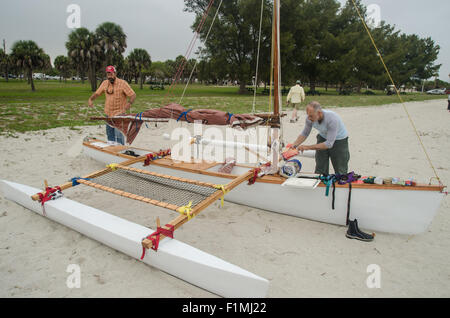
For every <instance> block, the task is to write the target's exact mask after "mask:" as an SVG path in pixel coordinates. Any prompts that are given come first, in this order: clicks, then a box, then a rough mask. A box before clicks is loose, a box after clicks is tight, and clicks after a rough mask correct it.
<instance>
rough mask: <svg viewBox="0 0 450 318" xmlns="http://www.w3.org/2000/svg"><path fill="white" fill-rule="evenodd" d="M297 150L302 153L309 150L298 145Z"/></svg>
mask: <svg viewBox="0 0 450 318" xmlns="http://www.w3.org/2000/svg"><path fill="white" fill-rule="evenodd" d="M297 149H298V151H301V152H303V151H305V150H309V147H308V146H305V145H300V146H298V147H297Z"/></svg>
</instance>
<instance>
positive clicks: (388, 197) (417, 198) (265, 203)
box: [83, 145, 444, 235]
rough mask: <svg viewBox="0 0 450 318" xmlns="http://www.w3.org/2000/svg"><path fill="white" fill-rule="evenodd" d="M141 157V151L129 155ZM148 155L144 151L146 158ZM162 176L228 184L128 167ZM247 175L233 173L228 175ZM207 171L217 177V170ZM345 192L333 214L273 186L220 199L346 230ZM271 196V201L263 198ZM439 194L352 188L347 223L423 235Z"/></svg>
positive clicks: (309, 195)
mask: <svg viewBox="0 0 450 318" xmlns="http://www.w3.org/2000/svg"><path fill="white" fill-rule="evenodd" d="M129 149H130V150H135V151H136V153H142V150H141V149H137V148H136V149H133V147H130V148H129ZM83 150H84V152H85V153H86V154H87V155H88V156H89V157H91V158H93V159H95V160H97V161H100V162H103V163H106V164H109V163H120V162H123V161H125V160H126V159H124V158H122V157H119V156H117V155H115V154H112V153H108V152H107V151H101V150H98V149H94V148H92V147H88V146H86V145H83ZM148 152H150V151H147V153H148ZM131 166H133V167H136V168H140V169H147V170H149V171H154V172H158V173H162V174H167V175H173V176H178V177H183V178H188V179H194V180H199V181H204V182H210V183H215V184H225V183H227V182H228V181H229V179H227V178H221V177H217V176H211V175H208V174H203V173H194V172H189V171H184V170H180V169H171V168H170V167H164V166H161V165H156V164H155V165H152V164H150V165H149V166H145V167H143V165H142V163H137V164H134V165H131ZM246 170H248V168H244V167H238V166H236V167H234V170H233V173H236V174H240V173H243V172H245V171H246ZM208 171H215V172H216V171H217V167H215V168H212V169H209V170H208ZM348 193H349V190H348V188H347V187H336V191H335V209H334V210H333V209H332V208H331V206H332V194H331V189H330V194H329V195H328V196H325V188H324V187H317V188H315V189H304V188H291V187H286V186H281V184H276V183H265V182H256V183H255V184H253V185H250V186H249V185H247V184H246V183H242V184H240V185H239V186H237V187H236V189H234V190H233V191H231V192H230V193H228V194H227V195H226V196H225V200H227V201H230V202H234V203H238V204H242V205H246V206H250V207H255V208H259V209H263V210H267V211H270V212H277V213H282V214H287V215H292V216H295V217H301V218H305V219H310V220H314V221H319V222H325V223H331V224H337V225H345V223H346V217H347V200H348ZM268 194H270V195H268ZM443 197H444V193H442V192H439V191H428V190H423V191H422V190H413V189H411V190H409V189H399V190H394V189H379V188H373V189H368V188H357V187H353V189H352V193H351V209H350V219H355V218H356V219H358V225H359V226H360V227H361V228H363V229H367V230H371V231H380V232H388V233H399V234H407V235H413V234H420V233H423V232H425V230H426V229H427V228H428V226H429V225H430V224H431V222H432V220H433V218H434V216H435V215H436V213H437V211H438V210H439V206H440V204H441V200H442V199H443Z"/></svg>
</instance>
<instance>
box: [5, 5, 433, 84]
mask: <svg viewBox="0 0 450 318" xmlns="http://www.w3.org/2000/svg"><path fill="white" fill-rule="evenodd" d="M209 2H210V1H209V0H185V8H184V10H185V11H188V12H193V13H195V14H196V18H195V21H194V22H193V24H192V29H193V30H196V29H197V27H198V25H199V23H201V20H202V17H203V14H204V12H205V10H206V8H207V7H208V4H209ZM261 3H263V5H264V9H263V12H262V20H260V8H261ZM356 3H357V7H358V8H359V10H360V12H361V13H362V15H363V17H364V18H365V19H367V11H366V8H365V7H364V6H363V5H362V4H361V2H360V0H357V1H356ZM218 5H219V1H215V3H214V4H213V6H212V8H211V9H210V10H209V14H208V16H207V17H206V23H205V26H206V27H204V28H203V29H202V30H201V31H200V39H201V40H202V41H203V46H202V47H200V48H198V53H199V59H198V60H195V59H189V60H188V61H186V59H185V58H184V57H183V56H182V55H179V56H178V57H177V58H176V59H175V60H166V61H165V62H161V61H158V62H152V60H151V56H150V54H149V53H148V52H147V51H146V50H145V49H140V48H136V49H133V50H132V51H131V52H130V54H129V55H128V56H127V57H124V52H125V49H126V48H127V37H126V34H125V32H124V31H123V29H122V27H121V26H120V25H117V24H115V23H112V22H104V23H102V24H100V25H99V26H98V27H97V28H96V29H95V30H94V31H89V30H88V29H86V28H78V29H76V30H74V31H72V32H71V33H70V34H69V36H68V40H67V41H66V43H65V47H66V49H67V55H60V56H57V57H56V58H55V60H54V63H53V64H54V67H52V65H51V62H50V58H49V56H48V55H47V54H46V53H45V52H44V50H43V49H42V48H40V47H39V46H38V45H37V44H36V43H35V42H33V41H18V42H16V43H14V45H13V46H12V48H11V53H10V54H6V52H4V51H3V50H0V67H1V71H2V73H8V72H9V73H10V74H11V73H12V74H23V76H24V77H25V78H26V79H27V80H28V82H29V83H30V85H31V88H32V90H34V89H35V87H34V83H33V72H35V71H36V70H43V71H45V72H46V73H47V74H57V75H59V76H60V77H61V78H63V79H66V78H70V77H72V76H74V75H77V76H78V77H80V78H81V80H82V81H83V82H84V79H85V78H87V79H88V80H89V82H90V85H91V89H92V90H93V91H94V90H96V88H97V85H98V81H99V80H101V79H103V78H104V77H105V74H104V69H105V67H106V66H107V65H114V66H116V69H117V71H118V75H119V76H120V77H122V78H124V79H126V80H127V81H129V82H132V81H134V82H135V83H136V84H138V83H139V84H140V88H141V89H142V87H143V84H144V82H145V79H146V78H148V77H150V79H151V80H154V81H170V79H172V78H173V77H174V76H175V74H176V73H177V71H178V69H179V67H180V65H185V66H184V71H183V73H182V75H181V79H182V80H183V81H187V79H188V78H189V77H190V75H191V74H192V78H191V80H192V79H197V80H199V81H200V82H202V83H219V82H223V81H233V82H238V83H239V85H240V92H246V85H248V84H252V81H253V80H254V76H255V73H256V59H257V52H258V39H259V27H260V23H261V37H260V47H259V50H260V57H259V69H258V80H259V81H262V82H264V83H265V84H268V83H269V82H270V65H271V61H270V58H271V52H270V50H271V39H272V1H270V0H246V1H241V0H227V1H223V2H222V5H221V8H220V11H219V13H218V15H217V20H216V21H215V23H214V25H213V27H212V29H211V33H210V35H209V38H208V41H205V40H206V36H207V32H208V29H209V25H210V24H211V22H212V19H213V17H214V15H215V12H216V9H217V6H218ZM369 28H370V30H371V32H372V35H373V38H374V41H375V43H376V44H377V46H378V49H379V51H380V52H381V54H382V55H383V57H384V59H385V61H386V64H387V66H388V68H389V69H390V71H391V74H392V77H393V79H394V81H395V83H396V84H397V86H402V85H405V86H418V85H422V84H423V82H424V80H426V79H428V78H430V77H433V76H437V74H438V71H439V68H440V66H441V65H436V64H435V61H436V59H437V57H438V54H439V49H440V48H439V45H436V44H435V43H434V41H433V40H432V39H431V38H429V37H428V38H420V37H418V36H417V35H415V34H412V35H407V34H404V33H401V32H400V31H399V30H396V29H395V27H394V26H391V25H389V24H387V23H385V22H381V23H380V24H379V25H378V26H376V27H370V26H369ZM280 33H281V34H280V50H281V72H282V81H283V82H282V84H283V85H289V84H291V83H294V82H295V80H297V79H301V80H302V82H304V83H307V84H308V85H309V86H310V89H311V90H312V91H314V90H315V88H316V86H317V85H319V84H320V85H324V86H325V87H329V86H336V87H338V89H339V90H344V89H346V88H348V87H350V88H356V90H358V91H359V90H360V89H361V88H362V87H370V88H374V89H384V88H385V87H386V85H388V84H390V81H389V78H388V77H387V75H386V72H385V70H384V68H383V65H382V64H381V63H380V60H379V57H378V56H377V53H376V51H375V50H374V48H373V47H372V44H371V41H370V39H369V37H368V35H367V33H366V31H365V29H364V27H363V24H362V23H361V21H360V19H359V16H358V14H357V11H356V10H355V8H354V6H353V2H352V1H351V0H349V1H347V3H346V4H345V5H344V6H342V7H341V5H340V4H339V2H337V1H336V0H283V1H281V8H280ZM7 78H8V77H6V79H7ZM435 83H436V82H435Z"/></svg>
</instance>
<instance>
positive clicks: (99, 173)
mask: <svg viewBox="0 0 450 318" xmlns="http://www.w3.org/2000/svg"><path fill="white" fill-rule="evenodd" d="M144 160H145V156H141V157H137V158H133V159H130V160H127V161H125V162H122V163H121V165H122V166H127V165H132V164H134V163H136V162H139V161H144ZM111 171H112V170H111V168H105V169H102V170H98V171H95V172H93V173H90V174H88V175H85V176H83V177H82V178H85V179H86V178H96V177H99V176H102V175H104V174H107V173H109V172H111ZM80 181H83V180H80ZM78 183H81V182H78ZM59 187H60V188H61V190H66V189H69V188H71V187H73V185H72V182H66V183H63V184H61V185H59ZM41 193H42V194H43V195H44V194H45V191H42V192H41ZM31 198H32V199H33V200H34V201H38V200H39V194H37V193H36V194H35V195H33V196H31Z"/></svg>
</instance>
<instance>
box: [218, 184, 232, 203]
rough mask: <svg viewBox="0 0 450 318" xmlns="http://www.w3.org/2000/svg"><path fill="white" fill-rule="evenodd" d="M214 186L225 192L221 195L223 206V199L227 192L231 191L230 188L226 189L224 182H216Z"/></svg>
mask: <svg viewBox="0 0 450 318" xmlns="http://www.w3.org/2000/svg"><path fill="white" fill-rule="evenodd" d="M214 188H216V189H219V190H222V192H223V194H222V196H221V197H220V204H221V206H223V200H224V197H225V194H227V193H228V192H230V191H229V190H226V189H225V186H224V185H223V184H215V185H214Z"/></svg>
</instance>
